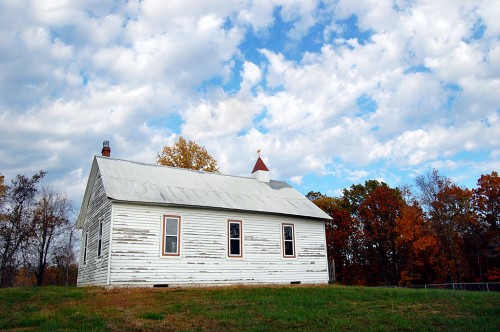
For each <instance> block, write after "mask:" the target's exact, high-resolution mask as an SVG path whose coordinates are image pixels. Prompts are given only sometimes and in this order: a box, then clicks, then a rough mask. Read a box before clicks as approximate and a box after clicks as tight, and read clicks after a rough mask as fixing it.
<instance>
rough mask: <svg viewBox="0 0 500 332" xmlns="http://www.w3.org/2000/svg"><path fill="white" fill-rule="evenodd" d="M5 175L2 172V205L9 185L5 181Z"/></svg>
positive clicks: (0, 190)
mask: <svg viewBox="0 0 500 332" xmlns="http://www.w3.org/2000/svg"><path fill="white" fill-rule="evenodd" d="M4 180H5V177H4V176H3V175H2V174H0V206H1V204H2V203H3V200H4V198H5V195H6V194H7V189H8V187H7V186H6V185H5V183H4Z"/></svg>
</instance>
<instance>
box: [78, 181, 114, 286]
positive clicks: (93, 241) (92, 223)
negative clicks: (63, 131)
mask: <svg viewBox="0 0 500 332" xmlns="http://www.w3.org/2000/svg"><path fill="white" fill-rule="evenodd" d="M101 221H102V222H103V234H102V254H101V257H100V258H98V257H97V247H98V238H99V223H100V222H101ZM110 221H111V201H110V200H109V199H108V198H107V196H106V193H105V191H104V188H103V183H102V180H101V177H100V175H98V176H97V178H96V181H95V182H94V186H93V188H92V193H91V196H90V200H89V206H88V209H87V214H86V216H85V223H84V227H83V228H82V235H81V240H80V260H79V261H80V264H79V269H78V281H77V284H78V285H79V286H80V285H106V283H107V277H108V263H109V231H110ZM86 233H88V245H87V259H86V263H85V264H84V263H83V262H84V259H83V258H84V257H83V256H84V252H85V234H86Z"/></svg>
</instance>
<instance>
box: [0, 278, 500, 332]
mask: <svg viewBox="0 0 500 332" xmlns="http://www.w3.org/2000/svg"><path fill="white" fill-rule="evenodd" d="M0 306H1V307H0V329H2V330H9V329H11V330H16V331H23V330H36V331H54V330H79V331H90V330H94V331H99V330H114V331H124V330H128V331H149V330H150V331H158V330H167V331H168V330H172V331H178V330H195V331H197V330H200V331H201V330H219V331H220V330H224V331H240V330H245V331H286V330H303V331H443V330H448V331H500V293H480V292H465V291H447V290H411V289H387V288H362V287H343V286H286V287H227V288H188V289H184V288H183V289H179V288H178V289H174V288H163V289H151V288H148V289H145V288H143V289H113V290H106V289H101V288H62V287H46V288H10V289H0Z"/></svg>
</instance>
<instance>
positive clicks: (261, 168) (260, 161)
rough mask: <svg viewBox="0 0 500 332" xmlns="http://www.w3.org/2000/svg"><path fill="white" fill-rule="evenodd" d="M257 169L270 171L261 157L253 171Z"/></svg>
mask: <svg viewBox="0 0 500 332" xmlns="http://www.w3.org/2000/svg"><path fill="white" fill-rule="evenodd" d="M256 171H268V172H269V170H268V169H267V166H266V164H264V162H263V161H262V159H260V157H259V159H257V162H256V163H255V166H254V167H253V171H252V173H254V172H256Z"/></svg>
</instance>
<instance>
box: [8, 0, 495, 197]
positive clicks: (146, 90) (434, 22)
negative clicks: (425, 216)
mask: <svg viewBox="0 0 500 332" xmlns="http://www.w3.org/2000/svg"><path fill="white" fill-rule="evenodd" d="M498 17H500V6H498V3H497V1H405V0H395V1H384V0H377V1H375V0H372V1H357V0H340V1H314V0H301V1H294V0H289V1H285V0H254V1H251V0H247V1H212V0H210V1H208V0H207V1H200V0H196V1H160V0H156V1H151V0H144V1H127V2H123V1H97V0H94V1H83V0H82V1H64V0H61V1H43V2H40V1H22V0H16V1H13V0H0V119H1V121H0V130H1V132H2V140H1V141H0V173H1V174H3V175H5V176H6V178H7V179H11V178H12V177H14V176H15V175H16V174H19V173H21V174H26V175H29V174H33V173H35V172H36V171H38V170H40V169H43V170H45V171H47V172H48V174H49V175H48V177H47V179H46V180H45V181H46V183H47V184H49V185H52V186H54V187H56V188H57V189H59V190H61V191H64V192H66V193H68V195H69V196H70V197H71V199H73V201H74V202H75V206H76V207H78V206H79V205H80V202H81V197H82V196H83V192H84V190H85V184H86V181H87V178H88V173H89V171H90V166H91V161H92V158H93V156H94V155H95V154H100V150H101V147H102V141H103V140H109V141H110V145H111V149H112V152H111V154H112V157H116V158H121V159H128V160H134V161H141V162H149V163H154V162H155V157H156V154H157V153H158V152H159V151H160V150H161V148H162V147H163V146H164V145H170V144H172V143H173V142H174V141H175V140H176V139H177V138H178V136H179V135H182V136H184V137H185V138H188V139H191V140H194V141H196V142H197V143H198V144H200V145H203V146H205V147H206V148H207V150H208V151H209V153H210V154H211V155H212V156H213V157H214V158H215V159H217V160H218V163H219V166H220V169H221V171H222V172H223V173H225V174H233V175H249V172H250V171H251V169H252V168H253V165H254V163H255V160H256V157H257V154H256V151H257V149H261V150H262V156H263V159H264V160H265V162H266V164H267V166H268V167H269V168H270V170H271V178H274V179H280V180H285V181H287V182H289V183H291V184H292V185H293V186H295V187H296V188H297V189H299V190H300V191H301V192H302V193H304V194H305V193H307V192H308V191H310V190H313V191H321V192H323V193H326V194H329V195H339V193H340V192H341V190H342V189H343V188H345V187H349V186H350V185H351V184H353V183H362V182H364V181H365V180H369V179H377V180H381V181H385V182H387V183H388V184H389V185H391V186H400V185H405V184H412V183H413V179H414V178H415V176H417V175H419V174H423V173H425V172H427V171H429V170H431V169H432V168H437V169H438V170H439V171H440V172H441V174H444V175H447V176H449V177H451V178H452V179H454V180H455V181H456V182H457V183H458V184H460V185H463V186H467V187H469V188H472V187H474V186H475V184H476V181H477V179H478V178H479V177H480V175H481V174H485V173H490V172H491V171H498V170H499V169H500V144H499V142H500V93H499V91H500V21H499V20H498Z"/></svg>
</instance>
